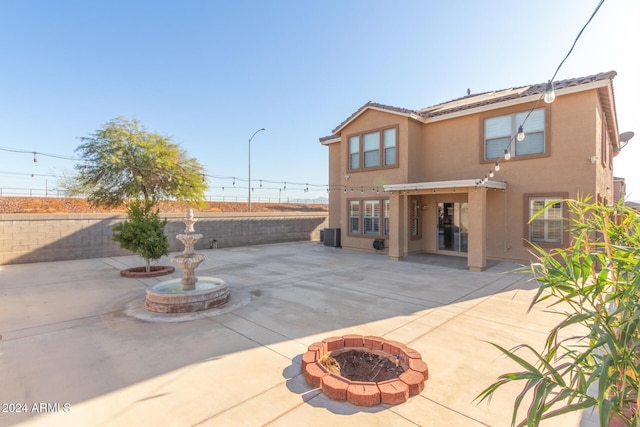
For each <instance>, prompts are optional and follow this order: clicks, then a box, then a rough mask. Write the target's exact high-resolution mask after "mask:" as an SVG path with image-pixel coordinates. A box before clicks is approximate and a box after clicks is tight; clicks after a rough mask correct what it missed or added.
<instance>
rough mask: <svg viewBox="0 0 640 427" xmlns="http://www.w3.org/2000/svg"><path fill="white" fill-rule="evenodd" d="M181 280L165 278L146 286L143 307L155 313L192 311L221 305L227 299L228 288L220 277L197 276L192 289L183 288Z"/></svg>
mask: <svg viewBox="0 0 640 427" xmlns="http://www.w3.org/2000/svg"><path fill="white" fill-rule="evenodd" d="M181 280H182V279H180V278H177V279H172V280H166V281H164V282H160V283H157V284H155V285H153V286H151V287H149V288H147V296H146V299H145V303H144V308H145V309H146V310H148V311H153V312H155V313H192V312H196V311H202V310H208V309H210V308H214V307H219V306H222V305H224V304H225V303H226V302H227V301H228V300H229V288H228V287H227V283H226V282H225V281H224V280H222V279H219V278H217V277H207V276H198V281H197V282H196V284H195V289H192V290H184V289H183V284H182V282H181Z"/></svg>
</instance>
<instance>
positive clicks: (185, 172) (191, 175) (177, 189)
mask: <svg viewBox="0 0 640 427" xmlns="http://www.w3.org/2000/svg"><path fill="white" fill-rule="evenodd" d="M80 140H81V141H82V145H80V146H79V147H78V148H76V153H78V154H79V157H80V158H81V159H82V160H84V163H79V164H76V166H75V168H76V171H77V172H78V173H77V175H76V177H75V179H74V181H73V183H72V184H71V185H66V187H67V190H68V192H69V193H70V194H71V195H76V196H77V195H85V196H87V198H88V200H89V202H90V203H92V204H94V205H97V206H104V207H115V206H119V205H121V204H122V203H123V202H125V201H127V200H130V199H135V200H143V201H144V202H145V204H146V203H149V202H150V203H151V205H155V204H156V202H157V201H158V200H161V199H178V200H188V201H193V202H196V203H200V202H203V201H204V192H205V190H206V188H207V185H206V182H205V180H204V168H203V167H202V165H201V164H200V163H199V162H198V161H197V160H196V159H194V158H190V157H188V156H187V154H186V152H185V151H184V150H182V149H181V148H180V147H179V146H178V145H176V144H175V143H173V142H172V141H171V138H169V137H167V136H163V135H160V134H159V133H157V132H150V131H148V130H147V129H145V127H144V126H142V125H141V124H140V122H139V121H138V120H136V119H133V120H127V119H125V118H123V117H118V118H117V119H114V120H112V121H110V122H108V123H106V124H105V125H104V126H103V127H102V128H101V129H98V130H97V131H96V132H95V133H93V134H91V135H90V136H88V137H82V138H80Z"/></svg>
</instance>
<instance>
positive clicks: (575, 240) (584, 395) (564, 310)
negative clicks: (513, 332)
mask: <svg viewBox="0 0 640 427" xmlns="http://www.w3.org/2000/svg"><path fill="white" fill-rule="evenodd" d="M565 203H566V204H567V205H568V207H569V211H570V212H571V213H572V217H571V228H570V229H571V234H572V242H571V245H570V246H569V247H567V248H564V249H555V250H552V251H546V250H544V249H543V248H540V247H537V246H534V250H535V251H536V253H537V257H538V259H537V262H535V263H533V264H532V265H531V268H530V269H529V272H531V273H532V274H533V277H534V280H535V281H537V282H538V283H539V285H540V286H539V289H538V292H537V294H536V296H535V297H534V300H533V302H532V304H531V305H532V306H533V305H535V304H540V303H542V302H547V303H551V304H550V306H551V307H554V308H555V310H554V311H555V312H556V313H557V314H558V315H559V316H560V318H561V319H562V320H561V321H560V322H559V323H558V324H557V325H556V326H555V327H554V328H553V329H552V330H551V331H550V333H549V335H548V336H547V340H546V342H545V345H544V347H543V348H542V349H541V350H540V351H538V350H536V349H534V348H533V347H532V346H531V345H528V344H521V345H519V346H517V347H515V348H513V349H506V348H503V347H501V346H499V345H497V344H493V345H494V346H495V347H496V348H497V349H498V350H499V351H501V352H502V353H503V354H504V355H506V356H507V357H508V358H509V359H510V360H512V361H513V362H515V363H516V364H517V365H518V368H519V370H518V371H516V372H509V373H505V374H503V375H500V377H499V378H498V379H497V380H496V382H494V383H493V384H492V385H490V386H489V387H487V388H486V389H485V390H484V391H482V392H481V393H480V395H479V396H478V398H479V399H480V400H484V399H487V398H490V397H491V396H492V395H493V394H494V393H495V392H496V390H497V389H498V388H500V387H501V386H502V385H504V384H507V383H510V382H512V381H518V382H521V383H523V389H522V392H521V393H520V394H519V395H518V396H517V397H516V400H515V404H514V408H513V417H512V426H513V425H516V422H517V419H518V411H519V409H521V406H522V404H523V401H524V400H530V403H529V405H527V412H526V417H525V419H524V420H523V421H522V422H520V423H519V424H518V425H519V426H524V425H526V426H537V425H539V423H540V422H541V421H542V420H544V419H547V418H552V417H555V416H558V415H561V414H564V413H567V412H572V411H577V410H580V409H586V408H593V407H597V408H598V413H599V417H600V425H601V426H609V425H613V424H610V423H611V422H612V420H616V421H615V423H617V424H616V425H620V424H624V425H628V426H640V414H638V413H637V407H638V403H639V400H640V397H639V395H638V384H639V379H640V372H639V371H640V216H639V215H638V214H637V213H636V212H635V211H633V210H632V209H630V208H624V207H622V205H618V206H613V207H611V206H603V205H601V204H590V203H588V200H579V201H575V200H566V201H565ZM523 353H524V354H523Z"/></svg>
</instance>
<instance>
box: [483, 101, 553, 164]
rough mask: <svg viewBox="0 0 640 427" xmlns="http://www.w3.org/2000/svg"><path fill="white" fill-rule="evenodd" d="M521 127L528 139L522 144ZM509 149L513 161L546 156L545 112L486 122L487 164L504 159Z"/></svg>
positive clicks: (537, 110)
mask: <svg viewBox="0 0 640 427" xmlns="http://www.w3.org/2000/svg"><path fill="white" fill-rule="evenodd" d="M527 115H528V117H527ZM525 119H526V122H525ZM523 122H524V124H523ZM521 125H522V130H523V131H524V134H525V137H524V139H523V140H522V141H518V140H517V139H516V137H515V136H516V134H517V133H518V130H519V128H520V126H521ZM505 149H506V150H507V151H508V152H509V154H510V155H511V156H512V157H514V156H515V157H518V156H529V155H537V154H544V153H545V109H544V108H538V109H536V110H533V111H531V112H529V111H524V112H520V113H515V114H507V115H504V116H498V117H491V118H488V119H485V120H484V158H485V160H490V159H498V158H500V157H503V156H504V154H505Z"/></svg>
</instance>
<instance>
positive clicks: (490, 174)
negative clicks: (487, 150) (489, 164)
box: [489, 170, 493, 178]
mask: <svg viewBox="0 0 640 427" xmlns="http://www.w3.org/2000/svg"><path fill="white" fill-rule="evenodd" d="M489 178H493V171H492V170H490V171H489Z"/></svg>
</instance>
